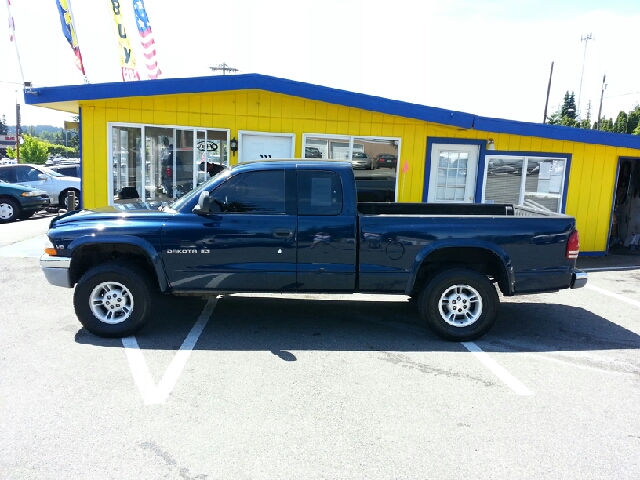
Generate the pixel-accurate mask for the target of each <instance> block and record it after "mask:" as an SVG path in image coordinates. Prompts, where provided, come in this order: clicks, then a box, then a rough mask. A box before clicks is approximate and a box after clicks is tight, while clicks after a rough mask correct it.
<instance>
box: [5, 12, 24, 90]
mask: <svg viewBox="0 0 640 480" xmlns="http://www.w3.org/2000/svg"><path fill="white" fill-rule="evenodd" d="M7 13H9V28H10V29H11V35H12V36H11V37H9V39H10V40H11V41H12V42H13V44H14V45H15V47H16V57H17V58H18V67H19V68H20V78H21V79H22V85H24V73H23V72H22V62H21V61H20V52H19V51H18V40H17V39H16V27H15V25H14V23H13V15H11V0H7Z"/></svg>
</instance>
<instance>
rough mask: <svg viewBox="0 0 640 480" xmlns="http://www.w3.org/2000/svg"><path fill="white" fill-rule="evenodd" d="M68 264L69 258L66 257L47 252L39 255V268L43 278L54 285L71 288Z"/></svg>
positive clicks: (69, 264) (69, 262) (69, 263)
mask: <svg viewBox="0 0 640 480" xmlns="http://www.w3.org/2000/svg"><path fill="white" fill-rule="evenodd" d="M70 266H71V259H70V258H68V257H54V256H51V255H49V254H47V253H45V254H44V255H42V257H40V268H42V271H43V273H44V276H45V278H46V279H47V281H48V282H49V283H50V284H51V285H55V286H56V287H65V288H73V284H72V283H71V275H70Z"/></svg>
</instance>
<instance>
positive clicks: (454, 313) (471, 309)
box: [438, 285, 482, 327]
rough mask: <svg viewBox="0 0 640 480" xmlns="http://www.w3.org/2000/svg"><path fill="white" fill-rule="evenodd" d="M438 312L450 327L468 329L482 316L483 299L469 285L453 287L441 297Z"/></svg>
mask: <svg viewBox="0 0 640 480" xmlns="http://www.w3.org/2000/svg"><path fill="white" fill-rule="evenodd" d="M438 310H439V311H440V316H441V317H442V319H443V320H444V321H445V322H446V323H448V324H449V325H451V326H453V327H468V326H469V325H473V324H474V323H476V322H477V321H478V320H479V319H480V316H481V315H482V297H481V296H480V293H478V291H477V290H476V289H475V288H473V287H471V286H469V285H451V286H450V287H448V288H447V289H446V290H445V291H444V292H443V293H442V295H441V296H440V301H439V302H438Z"/></svg>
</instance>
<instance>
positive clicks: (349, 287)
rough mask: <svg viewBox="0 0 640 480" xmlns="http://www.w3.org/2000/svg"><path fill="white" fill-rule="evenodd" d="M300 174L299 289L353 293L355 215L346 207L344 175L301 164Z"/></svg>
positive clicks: (298, 171)
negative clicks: (342, 178) (343, 185)
mask: <svg viewBox="0 0 640 480" xmlns="http://www.w3.org/2000/svg"><path fill="white" fill-rule="evenodd" d="M297 177H298V179H297V180H298V267H297V283H298V291H317V292H330V291H334V292H353V291H354V290H355V286H356V249H357V248H356V215H355V213H354V212H347V211H346V209H345V208H344V198H343V188H342V180H341V177H340V175H338V174H337V173H336V172H334V171H329V170H314V169H306V168H301V167H300V166H298V170H297ZM352 188H353V187H352Z"/></svg>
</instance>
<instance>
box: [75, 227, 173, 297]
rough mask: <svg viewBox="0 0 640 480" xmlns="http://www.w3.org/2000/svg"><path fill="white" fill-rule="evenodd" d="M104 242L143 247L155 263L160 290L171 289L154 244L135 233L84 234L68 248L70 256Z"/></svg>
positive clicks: (152, 262)
mask: <svg viewBox="0 0 640 480" xmlns="http://www.w3.org/2000/svg"><path fill="white" fill-rule="evenodd" d="M103 243H118V244H121V245H132V246H135V247H138V248H140V249H142V250H143V251H144V252H145V253H146V255H147V257H148V258H149V260H150V261H151V264H152V265H153V268H154V269H155V272H156V277H157V279H158V285H159V286H160V291H161V292H166V291H167V290H168V289H169V285H168V283H167V277H166V276H165V272H164V266H163V264H162V258H161V257H160V254H159V253H158V251H157V250H156V249H155V248H153V245H151V244H150V243H149V242H147V241H146V240H144V239H142V238H140V237H136V236H133V235H99V236H97V235H93V234H92V235H84V236H82V237H78V238H76V239H74V240H73V241H72V242H71V243H70V244H69V246H68V247H67V249H68V251H69V254H70V256H71V257H72V258H73V253H74V252H75V251H77V249H78V248H80V247H84V246H86V245H99V244H103Z"/></svg>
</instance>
